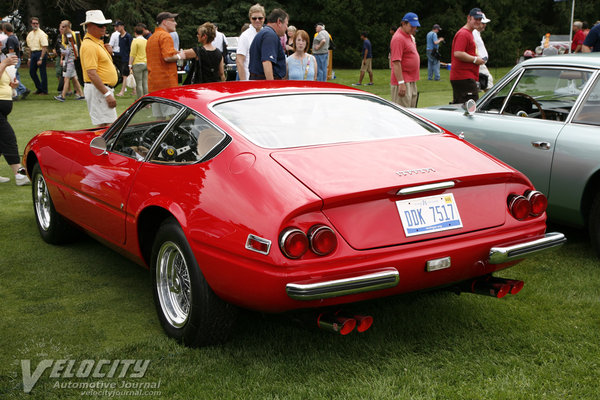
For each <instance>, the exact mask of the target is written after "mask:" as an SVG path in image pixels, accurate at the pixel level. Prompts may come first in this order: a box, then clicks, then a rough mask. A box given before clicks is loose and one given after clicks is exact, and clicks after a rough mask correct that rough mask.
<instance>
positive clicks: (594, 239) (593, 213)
mask: <svg viewBox="0 0 600 400" xmlns="http://www.w3.org/2000/svg"><path fill="white" fill-rule="evenodd" d="M588 232H589V235H590V241H591V244H592V248H593V249H594V250H595V251H596V254H597V255H598V257H600V193H597V194H596V197H594V201H593V202H592V208H591V210H590V218H589V219H588Z"/></svg>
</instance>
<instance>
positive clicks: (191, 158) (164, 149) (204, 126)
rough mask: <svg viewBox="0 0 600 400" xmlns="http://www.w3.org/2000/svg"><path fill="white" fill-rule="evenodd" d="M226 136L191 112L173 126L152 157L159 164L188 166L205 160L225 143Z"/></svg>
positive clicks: (151, 159)
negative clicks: (218, 146) (220, 144)
mask: <svg viewBox="0 0 600 400" xmlns="http://www.w3.org/2000/svg"><path fill="white" fill-rule="evenodd" d="M224 138H225V134H224V133H222V132H220V131H219V130H217V129H216V128H215V127H214V126H213V125H211V124H210V123H209V122H208V121H207V120H206V119H204V118H203V117H201V116H199V115H197V114H194V113H192V112H189V113H188V115H187V116H186V117H185V118H183V119H181V121H179V122H177V123H176V124H175V125H173V126H172V127H171V128H170V130H169V132H168V133H167V134H166V135H165V136H164V137H163V139H162V140H161V142H160V143H159V144H158V146H157V147H156V150H155V152H154V153H153V154H152V156H151V157H150V161H152V162H158V163H176V164H188V163H195V162H198V161H200V160H202V159H203V158H205V157H206V156H207V155H208V154H209V153H210V151H211V150H212V149H214V148H215V147H217V145H219V143H221V142H222V141H223V139H224Z"/></svg>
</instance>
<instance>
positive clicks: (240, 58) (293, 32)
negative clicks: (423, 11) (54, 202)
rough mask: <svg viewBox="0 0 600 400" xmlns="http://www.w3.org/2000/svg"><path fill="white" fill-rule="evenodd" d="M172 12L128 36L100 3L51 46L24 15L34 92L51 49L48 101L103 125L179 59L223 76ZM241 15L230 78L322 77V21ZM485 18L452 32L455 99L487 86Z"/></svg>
mask: <svg viewBox="0 0 600 400" xmlns="http://www.w3.org/2000/svg"><path fill="white" fill-rule="evenodd" d="M177 16H178V15H177V14H174V13H170V12H161V13H159V14H158V15H157V16H156V25H157V26H156V28H155V30H154V32H151V31H150V30H149V29H148V27H147V26H146V25H145V24H143V23H138V24H136V25H135V27H134V29H133V32H134V37H132V35H131V34H130V33H128V32H127V30H126V26H125V23H124V22H122V21H120V20H115V21H114V22H113V21H112V20H111V19H107V18H105V16H104V14H103V12H102V11H101V10H89V11H87V12H86V19H85V21H84V22H83V23H82V24H81V25H82V26H83V27H84V30H85V35H84V37H83V38H81V36H80V35H79V32H74V31H73V30H72V26H71V22H70V21H68V20H64V21H61V23H60V25H59V35H58V40H57V41H56V46H55V47H54V48H53V49H50V47H49V41H48V35H47V34H46V33H45V32H44V31H43V30H42V29H41V28H40V21H39V18H37V17H32V18H31V19H30V25H31V30H30V31H29V33H28V35H27V39H26V44H27V48H28V52H29V61H28V62H29V73H30V76H31V79H32V81H33V84H34V85H35V92H34V94H36V95H47V94H48V79H47V75H46V63H47V61H48V57H49V55H50V54H51V53H50V51H52V54H53V55H55V56H56V60H57V62H55V64H56V74H57V78H59V79H58V80H59V85H58V88H57V91H58V93H59V94H58V95H57V96H55V97H54V99H56V100H57V101H60V102H65V101H66V100H67V97H68V96H69V95H74V98H75V99H76V100H86V102H87V106H88V111H89V115H90V118H91V121H92V123H93V124H94V125H97V126H107V125H109V124H111V123H113V122H114V121H115V120H116V118H117V113H116V105H117V100H116V97H119V96H123V95H124V94H125V92H126V91H127V86H129V87H131V88H132V93H133V95H134V96H136V97H138V98H139V97H141V96H144V95H146V94H147V93H148V92H152V91H156V90H160V89H166V88H170V87H175V86H177V85H178V84H179V79H178V68H177V65H178V63H182V62H186V61H187V62H188V70H187V78H186V80H185V81H184V84H192V83H206V82H218V81H224V80H225V79H226V74H225V56H226V53H227V42H226V38H225V36H224V35H223V33H221V32H219V31H218V27H217V26H216V25H215V24H213V23H211V22H206V23H204V24H202V25H200V26H199V27H198V30H197V38H198V44H199V45H198V46H196V47H194V48H191V49H181V48H180V45H179V36H178V34H177V29H176V28H177V22H176V18H177ZM248 18H249V22H248V23H246V24H244V26H243V27H242V33H241V35H240V36H239V39H238V47H237V50H236V59H235V63H236V67H237V76H236V79H237V80H274V79H293V80H317V81H326V80H327V79H328V76H330V71H331V60H330V54H331V50H332V48H333V40H332V38H331V35H330V34H329V32H327V30H326V29H325V24H324V23H322V22H317V23H316V24H315V33H314V36H313V38H312V44H311V38H310V36H309V33H308V32H306V31H305V30H302V29H296V27H294V26H292V25H289V15H288V14H287V13H286V12H285V11H284V10H283V9H280V8H276V9H274V10H272V11H271V12H270V13H269V14H268V15H267V14H266V13H265V9H264V7H263V6H262V5H260V4H258V3H257V4H254V5H253V6H251V7H250V9H249V11H248ZM489 22H491V21H490V20H489V19H488V18H487V17H486V16H485V14H484V13H483V12H482V11H481V9H480V8H473V9H472V10H471V11H470V12H469V13H468V15H467V20H466V23H465V25H464V26H463V27H462V28H460V29H459V30H458V31H457V33H456V34H455V36H454V38H453V40H452V49H451V63H450V65H451V70H450V83H451V85H452V92H453V102H454V103H463V102H465V101H466V100H468V99H474V100H477V99H478V96H479V91H481V90H483V91H485V90H489V89H490V88H491V87H492V85H493V77H492V75H491V73H490V72H489V69H488V68H487V67H486V63H487V61H488V53H487V50H486V48H485V44H484V41H483V39H482V37H481V33H482V32H483V31H485V29H486V26H487V24H488V23H489ZM109 26H112V27H113V29H114V32H112V33H111V34H110V36H109V35H108V33H107V27H109ZM420 26H421V25H420V22H419V17H418V16H417V14H415V13H413V12H408V13H406V14H405V15H404V17H403V18H402V21H401V23H400V26H399V27H397V28H396V27H392V28H391V30H390V33H391V34H392V38H391V41H390V48H389V50H390V51H389V60H390V87H391V98H392V101H394V102H395V103H398V104H400V105H402V106H405V107H416V105H417V99H418V90H417V81H418V80H419V68H420V63H421V59H420V56H419V53H418V51H417V46H416V40H415V33H416V31H417V29H418V28H419V27H420ZM441 31H442V27H441V26H440V25H439V24H434V25H433V27H432V29H431V31H430V32H429V33H428V34H427V38H426V42H427V43H426V56H427V70H428V72H427V77H428V79H429V80H435V81H439V80H440V65H441V64H442V63H441V61H440V58H441V56H440V53H439V46H440V44H442V42H444V41H445V39H444V38H443V37H441V36H440V32H441ZM573 32H574V37H573V41H572V48H571V51H572V52H574V53H576V52H590V51H600V24H599V25H596V26H594V28H592V29H591V30H590V29H587V27H586V24H585V23H583V22H581V21H576V22H575V23H574V24H573ZM0 35H1V36H0V45H1V46H2V47H3V54H4V55H2V56H0V57H1V59H2V63H1V64H0V78H1V79H0V154H2V155H4V156H5V159H6V161H7V162H8V163H9V165H10V166H11V167H12V169H13V171H14V173H15V179H16V182H17V184H18V185H24V184H27V183H28V182H29V181H28V179H27V176H26V174H25V173H24V171H23V168H22V166H21V165H20V163H19V156H18V149H17V143H16V138H15V135H14V132H13V131H12V128H11V127H10V124H9V123H8V120H7V116H8V114H9V113H10V111H11V109H12V101H15V100H22V99H26V98H27V96H28V95H29V94H30V93H31V90H29V89H28V88H26V87H25V86H24V85H23V84H22V83H21V81H20V76H19V66H20V62H21V55H22V52H23V50H22V49H21V47H20V43H19V40H18V39H17V37H16V36H15V35H14V28H13V26H12V25H11V24H10V23H3V24H2V34H0ZM360 39H361V41H362V50H361V53H360V55H361V68H360V76H359V79H358V82H357V83H354V84H353V85H356V86H359V85H362V82H363V79H364V77H365V75H368V77H369V82H368V83H367V85H373V69H372V59H373V48H372V45H371V41H370V40H369V38H368V33H367V32H362V33H361V35H360ZM11 71H13V72H12V73H11ZM119 75H120V77H121V79H122V81H120V77H119ZM119 82H122V85H121V90H120V92H118V93H116V94H115V87H116V86H117V85H118V83H119ZM82 84H83V89H82V87H81V85H82ZM71 85H72V90H71ZM7 181H10V179H9V178H4V177H0V182H7Z"/></svg>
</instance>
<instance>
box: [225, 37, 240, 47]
mask: <svg viewBox="0 0 600 400" xmlns="http://www.w3.org/2000/svg"><path fill="white" fill-rule="evenodd" d="M226 39H227V47H237V43H238V37H237V36H231V37H227V38H226Z"/></svg>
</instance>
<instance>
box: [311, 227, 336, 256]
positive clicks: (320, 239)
mask: <svg viewBox="0 0 600 400" xmlns="http://www.w3.org/2000/svg"><path fill="white" fill-rule="evenodd" d="M308 241H309V243H310V249H311V250H312V251H313V253H315V254H316V255H318V256H326V255H327V254H330V253H331V252H332V251H334V250H335V249H336V247H337V237H336V236H335V232H333V230H332V229H331V228H329V227H328V226H325V225H315V226H313V227H312V228H310V230H309V231H308Z"/></svg>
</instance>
